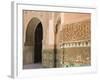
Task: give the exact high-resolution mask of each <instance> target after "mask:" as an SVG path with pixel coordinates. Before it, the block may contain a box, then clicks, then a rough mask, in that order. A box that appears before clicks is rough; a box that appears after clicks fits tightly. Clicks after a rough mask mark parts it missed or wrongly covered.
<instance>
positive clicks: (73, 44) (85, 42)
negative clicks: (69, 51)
mask: <svg viewBox="0 0 100 80" xmlns="http://www.w3.org/2000/svg"><path fill="white" fill-rule="evenodd" d="M90 45H91V43H90V40H83V41H73V42H65V43H61V44H60V48H70V47H90Z"/></svg>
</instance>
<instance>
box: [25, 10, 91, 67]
mask: <svg viewBox="0 0 100 80" xmlns="http://www.w3.org/2000/svg"><path fill="white" fill-rule="evenodd" d="M23 16H24V17H23V20H24V21H23V23H24V26H23V27H24V43H25V34H26V30H27V27H28V24H29V22H30V20H31V19H32V18H33V17H35V18H38V19H39V20H40V21H41V23H42V25H43V50H42V51H43V52H42V65H43V66H44V67H53V65H54V50H53V49H54V38H55V36H54V31H55V27H56V24H58V23H57V21H58V20H59V19H60V20H61V23H60V25H59V26H58V33H57V55H56V56H57V67H61V66H62V64H65V65H66V64H67V63H68V62H67V60H69V62H71V61H70V58H72V60H73V63H74V61H75V60H76V59H77V56H83V57H84V56H86V54H87V57H86V58H88V61H87V63H86V64H90V55H91V54H90V42H91V41H90V38H91V34H90V33H91V30H90V29H91V27H90V26H91V25H90V23H91V22H90V14H86V13H83V14H82V13H58V12H56V13H55V12H39V11H24V13H23ZM31 26H32V24H31ZM33 27H34V26H33ZM69 42H70V43H69ZM27 49H28V50H27ZM32 49H33V48H32V46H30V48H29V47H28V48H26V49H25V50H26V51H25V50H24V51H23V53H24V60H23V61H24V63H25V64H29V63H30V64H31V63H32V54H33V52H32ZM27 51H29V52H27ZM26 52H27V54H26ZM80 52H81V54H80ZM29 53H30V54H29ZM71 55H73V56H74V57H73V56H71ZM82 59H84V58H82ZM84 60H86V59H84ZM84 60H83V61H84ZM84 62H85V61H84ZM83 64H85V63H83Z"/></svg>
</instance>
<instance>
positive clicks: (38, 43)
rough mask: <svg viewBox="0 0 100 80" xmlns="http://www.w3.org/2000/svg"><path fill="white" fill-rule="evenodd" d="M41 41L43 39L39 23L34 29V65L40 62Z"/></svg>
mask: <svg viewBox="0 0 100 80" xmlns="http://www.w3.org/2000/svg"><path fill="white" fill-rule="evenodd" d="M42 39H43V29H42V24H41V22H40V23H39V24H38V25H37V27H36V29H35V43H34V63H41V62H42Z"/></svg>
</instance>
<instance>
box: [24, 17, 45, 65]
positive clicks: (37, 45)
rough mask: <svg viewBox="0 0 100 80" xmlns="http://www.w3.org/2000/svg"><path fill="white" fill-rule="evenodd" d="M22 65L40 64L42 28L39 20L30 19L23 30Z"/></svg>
mask: <svg viewBox="0 0 100 80" xmlns="http://www.w3.org/2000/svg"><path fill="white" fill-rule="evenodd" d="M24 36H25V38H24V40H25V42H24V47H23V64H24V65H28V64H34V63H42V40H43V26H42V23H41V21H40V19H38V18H36V17H34V18H32V19H31V20H30V21H29V23H28V25H27V28H26V30H25V34H24Z"/></svg>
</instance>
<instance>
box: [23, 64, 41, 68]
mask: <svg viewBox="0 0 100 80" xmlns="http://www.w3.org/2000/svg"><path fill="white" fill-rule="evenodd" d="M39 68H42V64H41V63H36V64H27V65H24V66H23V69H39Z"/></svg>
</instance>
